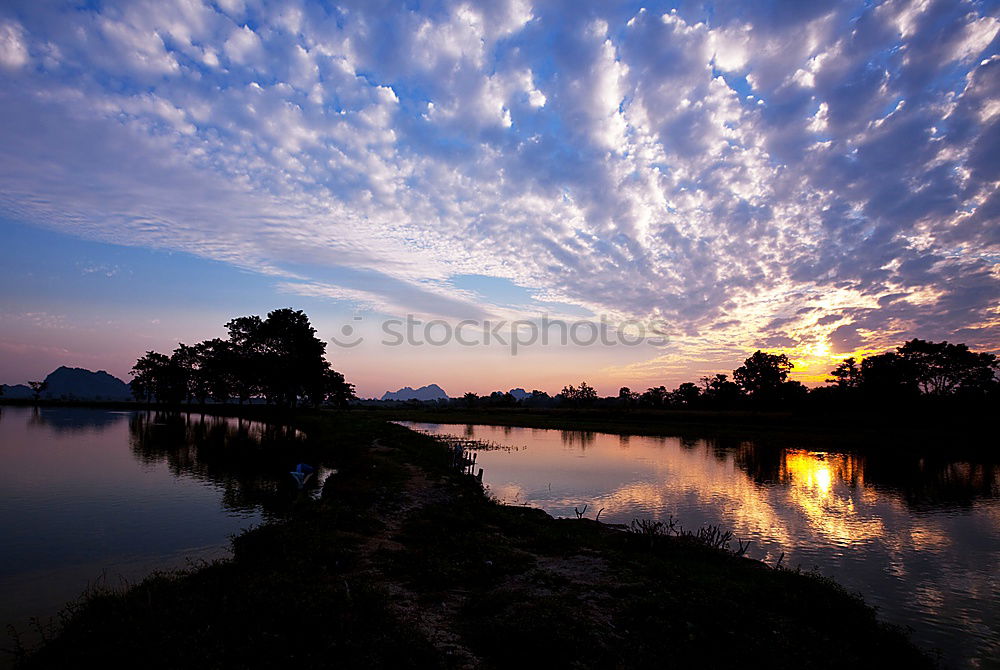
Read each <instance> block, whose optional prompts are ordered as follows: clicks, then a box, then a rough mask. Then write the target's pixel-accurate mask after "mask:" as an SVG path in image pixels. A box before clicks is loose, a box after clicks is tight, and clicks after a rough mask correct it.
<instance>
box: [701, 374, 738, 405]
mask: <svg viewBox="0 0 1000 670" xmlns="http://www.w3.org/2000/svg"><path fill="white" fill-rule="evenodd" d="M701 383H702V386H703V387H704V389H705V390H704V391H703V392H702V397H703V398H704V399H705V400H706V401H708V402H709V403H711V404H712V405H715V406H717V407H721V408H729V407H733V406H734V405H736V404H737V403H738V402H739V401H740V398H742V397H743V389H741V388H740V386H739V384H737V383H735V382H731V381H729V375H725V374H716V375H715V376H713V377H702V378H701Z"/></svg>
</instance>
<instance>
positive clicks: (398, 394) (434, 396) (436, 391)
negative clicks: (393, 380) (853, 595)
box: [382, 384, 448, 400]
mask: <svg viewBox="0 0 1000 670" xmlns="http://www.w3.org/2000/svg"><path fill="white" fill-rule="evenodd" d="M439 399H444V400H447V399H448V394H447V393H445V392H444V389H442V388H441V387H440V386H438V385H437V384H428V385H427V386H421V387H420V388H418V389H413V388H410V387H409V386H404V387H403V388H401V389H399V390H398V391H386V392H385V393H384V394H382V400H439Z"/></svg>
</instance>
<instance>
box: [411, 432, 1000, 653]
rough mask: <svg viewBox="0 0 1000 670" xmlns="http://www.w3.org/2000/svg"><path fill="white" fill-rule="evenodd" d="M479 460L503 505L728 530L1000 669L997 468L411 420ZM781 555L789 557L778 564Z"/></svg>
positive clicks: (760, 554)
mask: <svg viewBox="0 0 1000 670" xmlns="http://www.w3.org/2000/svg"><path fill="white" fill-rule="evenodd" d="M402 423H403V425H406V426H408V427H410V428H413V429H416V430H420V431H423V432H427V433H430V434H434V435H452V436H457V437H465V438H470V439H475V440H484V441H487V442H492V443H495V444H496V445H497V446H500V447H505V448H502V449H495V450H479V451H477V467H481V468H483V470H484V476H483V480H484V482H485V484H486V486H487V487H488V490H489V492H490V493H491V494H492V495H493V496H494V497H496V498H497V499H499V500H501V501H502V502H505V503H507V504H512V505H530V506H532V507H538V508H541V509H543V510H545V511H546V512H548V513H549V514H552V515H553V516H557V517H570V518H575V517H576V516H577V510H579V511H581V512H584V506H585V505H586V510H585V512H584V515H585V516H586V517H588V518H591V519H593V518H595V517H596V515H597V513H598V512H599V511H600V520H601V521H605V522H609V523H625V524H627V523H629V522H631V521H632V520H633V519H643V518H652V519H664V520H665V519H668V518H669V517H670V516H671V515H672V516H673V517H674V518H675V519H677V520H678V521H679V523H680V524H682V525H683V526H684V527H685V528H688V529H697V528H699V527H701V526H703V525H708V524H719V525H721V526H722V527H723V528H724V529H729V530H732V531H733V532H734V536H735V537H737V538H740V539H744V540H746V539H749V540H751V541H752V545H751V549H750V551H749V552H748V555H749V556H752V557H753V558H758V559H761V560H763V561H766V562H767V563H768V564H770V565H775V564H777V563H778V561H779V560H780V561H781V564H782V565H783V566H785V567H790V568H797V567H800V566H801V568H802V569H803V570H812V569H815V570H817V571H819V572H820V573H821V574H823V575H826V576H829V577H833V578H834V579H836V580H837V581H838V582H840V583H841V584H843V585H844V586H845V587H847V588H848V589H849V590H851V591H853V592H860V593H861V594H862V595H863V596H864V598H865V600H866V601H867V602H868V603H869V604H871V605H874V606H876V607H877V608H878V609H879V612H880V615H881V616H882V618H883V619H884V620H886V621H889V622H891V623H895V624H899V625H903V626H907V627H910V628H911V629H912V630H913V640H914V641H915V642H916V643H917V644H918V645H920V646H921V647H922V648H924V649H927V650H935V649H936V650H939V651H940V653H941V655H942V658H943V660H944V661H945V662H946V663H947V664H948V665H949V666H951V667H956V668H1000V464H998V463H996V462H994V463H982V462H979V463H974V462H966V461H954V460H948V459H943V458H937V459H935V458H917V457H904V456H900V455H898V454H895V455H881V456H879V455H877V454H865V455H858V454H850V453H833V452H822V451H816V450H812V449H809V447H808V444H807V443H803V444H802V445H801V447H800V448H788V447H783V448H776V447H767V446H765V445H762V444H758V443H755V442H753V441H750V440H745V441H743V440H688V439H681V438H674V437H662V438H661V437H640V436H626V435H612V434H606V433H592V432H580V431H562V430H548V429H533V428H510V427H497V426H480V425H447V424H427V423H412V422H402ZM782 555H783V557H782Z"/></svg>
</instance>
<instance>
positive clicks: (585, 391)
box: [559, 382, 597, 405]
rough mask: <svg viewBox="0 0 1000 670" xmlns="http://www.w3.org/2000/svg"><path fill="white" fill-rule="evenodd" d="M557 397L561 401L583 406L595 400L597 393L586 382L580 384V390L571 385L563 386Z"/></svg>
mask: <svg viewBox="0 0 1000 670" xmlns="http://www.w3.org/2000/svg"><path fill="white" fill-rule="evenodd" d="M559 395H560V396H562V398H563V400H566V401H569V402H570V403H571V404H574V405H585V404H589V403H591V402H593V401H594V400H597V391H596V390H595V389H594V387H593V386H591V385H589V384H588V383H587V382H580V388H576V387H574V386H573V385H572V384H570V385H569V386H564V387H563V390H562V392H561V393H560V394H559Z"/></svg>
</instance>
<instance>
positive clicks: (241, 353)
mask: <svg viewBox="0 0 1000 670" xmlns="http://www.w3.org/2000/svg"><path fill="white" fill-rule="evenodd" d="M226 330H227V331H228V332H229V337H228V338H227V339H219V338H216V339H212V340H206V341H204V342H199V343H198V344H194V345H191V346H188V345H186V344H179V345H178V347H177V348H176V349H174V351H173V353H172V354H170V355H169V356H168V355H166V354H162V353H158V352H155V351H147V352H146V354H145V355H144V356H143V357H142V358H140V359H139V360H138V361H136V363H135V366H133V368H132V377H133V378H132V381H131V383H130V386H131V388H132V392H133V394H134V395H135V397H136V398H137V399H139V400H145V401H148V402H151V401H156V402H160V403H165V404H179V403H183V402H188V403H191V402H198V403H204V402H206V401H207V400H208V399H209V398H211V399H212V400H213V401H215V402H230V401H231V400H234V399H235V400H237V401H238V402H239V403H240V404H243V403H245V402H248V401H250V400H251V399H263V400H265V401H266V402H267V403H269V404H276V405H281V406H286V407H295V406H296V405H299V404H309V405H313V406H319V405H321V404H325V403H326V404H333V405H337V406H344V405H347V404H348V403H349V402H350V401H351V400H352V399H353V398H354V397H355V395H354V385H353V384H349V383H347V381H346V380H345V379H344V375H342V374H341V373H339V372H337V371H336V370H334V369H333V368H331V367H330V363H329V362H328V361H327V360H326V358H325V354H326V343H325V342H323V341H322V340H320V339H319V338H318V337H316V329H315V328H313V327H312V325H311V324H310V323H309V317H308V316H306V314H305V313H304V312H302V311H296V310H292V309H287V308H286V309H279V310H275V311H273V312H270V313H269V314H268V315H267V318H265V319H261V318H260V317H259V316H243V317H239V318H237V319H233V320H232V321H230V322H229V323H227V324H226Z"/></svg>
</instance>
